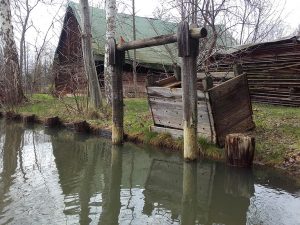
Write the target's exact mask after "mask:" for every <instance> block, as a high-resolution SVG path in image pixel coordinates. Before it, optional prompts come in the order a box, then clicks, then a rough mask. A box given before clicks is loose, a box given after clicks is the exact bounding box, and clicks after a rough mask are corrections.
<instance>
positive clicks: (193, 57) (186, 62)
mask: <svg viewBox="0 0 300 225" xmlns="http://www.w3.org/2000/svg"><path fill="white" fill-rule="evenodd" d="M177 43H178V56H179V57H181V58H182V67H181V74H182V75H181V78H182V92H183V93H182V101H183V138H184V159H186V160H196V159H197V158H198V156H199V152H198V145H197V125H198V119H197V117H198V112H197V56H198V54H199V39H194V38H191V36H190V32H189V25H188V23H187V22H186V21H183V22H181V23H180V24H179V25H178V32H177Z"/></svg>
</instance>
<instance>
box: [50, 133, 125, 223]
mask: <svg viewBox="0 0 300 225" xmlns="http://www.w3.org/2000/svg"><path fill="white" fill-rule="evenodd" d="M62 135H63V133H61V134H60V135H59V136H56V137H54V136H53V138H52V144H53V153H54V156H55V162H56V165H57V170H58V173H59V178H60V183H61V187H62V190H63V193H64V195H65V196H69V199H72V198H73V199H72V200H71V201H69V200H68V201H67V202H65V205H66V209H65V211H64V213H65V214H66V215H78V216H79V219H80V224H89V222H91V215H92V214H93V213H96V212H93V213H92V212H91V207H92V206H95V205H97V206H98V207H99V208H100V206H102V212H101V215H100V220H99V224H117V223H118V215H119V212H120V207H121V203H120V185H121V176H122V172H121V170H122V154H121V152H120V149H118V148H116V147H111V145H110V143H109V142H108V141H104V140H97V141H93V140H87V141H84V142H78V141H76V140H74V139H73V140H72V138H71V139H70V137H68V142H66V141H65V138H66V137H63V136H62ZM68 135H69V133H68ZM75 138H76V137H75ZM62 149H63V150H62ZM69 159H72V160H69ZM99 194H100V195H101V197H102V201H101V202H91V198H92V196H95V195H99ZM99 201H100V200H99ZM98 213H99V212H98Z"/></svg>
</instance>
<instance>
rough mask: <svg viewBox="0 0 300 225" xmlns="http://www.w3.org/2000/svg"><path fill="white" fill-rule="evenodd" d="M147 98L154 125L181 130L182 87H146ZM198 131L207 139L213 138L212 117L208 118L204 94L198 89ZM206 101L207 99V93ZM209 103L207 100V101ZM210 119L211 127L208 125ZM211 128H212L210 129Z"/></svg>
mask: <svg viewBox="0 0 300 225" xmlns="http://www.w3.org/2000/svg"><path fill="white" fill-rule="evenodd" d="M147 92H148V99H149V105H150V107H151V112H152V116H153V120H154V125H155V126H158V127H167V128H173V129H177V130H182V127H183V114H182V113H183V110H182V105H183V104H182V89H181V88H167V87H148V88H147ZM197 94H198V133H199V135H202V136H204V137H207V138H209V139H211V138H212V139H214V136H215V135H214V128H213V121H211V120H212V118H210V119H209V113H208V110H207V106H206V102H205V96H204V94H203V92H201V91H198V93H197ZM206 96H207V101H208V95H206ZM208 104H209V102H208ZM210 121H211V124H212V128H211V126H210ZM211 129H212V130H211Z"/></svg>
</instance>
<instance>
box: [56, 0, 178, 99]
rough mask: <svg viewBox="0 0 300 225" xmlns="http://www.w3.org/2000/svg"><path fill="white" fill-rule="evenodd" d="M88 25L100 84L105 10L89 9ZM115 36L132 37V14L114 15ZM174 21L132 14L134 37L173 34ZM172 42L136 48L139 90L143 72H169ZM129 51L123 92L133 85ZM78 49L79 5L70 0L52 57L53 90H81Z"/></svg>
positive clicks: (159, 74) (142, 88)
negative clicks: (133, 18)
mask: <svg viewBox="0 0 300 225" xmlns="http://www.w3.org/2000/svg"><path fill="white" fill-rule="evenodd" d="M90 13H91V23H92V24H91V25H92V38H93V40H92V41H93V43H92V48H93V53H94V58H95V65H96V69H97V73H98V76H99V80H100V85H101V87H103V85H104V82H103V70H104V66H103V62H104V46H105V31H106V21H105V11H104V10H102V9H99V8H93V7H91V8H90ZM116 23H117V30H116V39H117V40H118V39H120V38H122V39H124V40H125V41H126V40H127V41H129V40H133V35H132V33H133V31H132V16H131V15H127V14H122V13H119V14H117V21H116ZM176 30H177V24H175V23H170V22H165V21H162V20H157V19H151V18H145V17H138V16H137V17H136V38H137V39H143V38H146V37H152V36H157V35H163V34H169V33H174V32H176ZM175 50H176V48H175V45H174V44H170V45H168V46H157V47H151V48H145V49H139V50H136V61H137V81H138V90H139V92H145V81H146V77H147V75H152V76H151V77H152V78H153V79H154V80H158V79H162V78H164V77H165V76H166V75H167V74H168V72H172V71H173V69H172V68H173V67H172V65H173V64H174V63H176V62H177V57H176V56H177V54H176V52H174V51H175ZM132 59H133V52H132V51H128V52H126V54H125V65H124V74H123V83H124V85H123V87H124V89H125V90H124V91H125V93H127V92H128V90H129V89H132V87H133V75H132V66H131V65H132ZM83 71H84V67H83V61H82V49H81V14H80V7H79V4H77V3H74V2H70V3H69V4H68V7H67V10H66V14H65V17H64V22H63V29H62V32H61V35H60V38H59V43H58V46H57V49H56V52H55V59H54V82H55V90H56V91H57V92H64V93H69V92H72V90H74V89H82V88H83V87H85V86H86V79H85V76H84V73H83Z"/></svg>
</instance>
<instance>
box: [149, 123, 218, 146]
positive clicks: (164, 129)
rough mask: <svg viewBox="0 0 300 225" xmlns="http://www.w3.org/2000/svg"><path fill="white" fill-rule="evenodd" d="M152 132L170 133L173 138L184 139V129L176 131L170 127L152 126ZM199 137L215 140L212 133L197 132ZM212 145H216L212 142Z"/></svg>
mask: <svg viewBox="0 0 300 225" xmlns="http://www.w3.org/2000/svg"><path fill="white" fill-rule="evenodd" d="M150 131H153V132H157V133H168V134H171V136H172V137H173V138H182V137H183V130H182V129H174V128H169V127H159V126H151V127H150ZM197 135H198V137H204V138H207V139H208V140H215V138H214V137H211V133H210V132H197ZM212 143H215V142H214V141H212Z"/></svg>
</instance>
